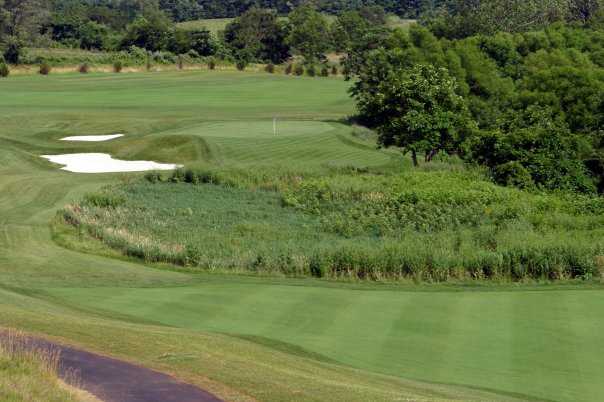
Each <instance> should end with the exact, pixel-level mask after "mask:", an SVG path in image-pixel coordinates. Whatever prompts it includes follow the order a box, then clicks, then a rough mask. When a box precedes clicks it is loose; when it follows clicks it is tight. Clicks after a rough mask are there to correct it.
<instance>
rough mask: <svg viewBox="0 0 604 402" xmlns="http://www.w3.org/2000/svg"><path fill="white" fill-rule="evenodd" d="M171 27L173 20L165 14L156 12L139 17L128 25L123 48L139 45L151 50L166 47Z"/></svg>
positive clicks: (122, 44)
mask: <svg viewBox="0 0 604 402" xmlns="http://www.w3.org/2000/svg"><path fill="white" fill-rule="evenodd" d="M171 29H172V27H171V22H170V21H169V20H168V19H167V18H166V17H165V16H163V14H160V13H154V14H153V15H152V16H150V17H149V18H145V17H139V18H137V19H136V20H135V21H133V22H132V23H131V24H130V25H128V27H127V29H126V33H125V35H124V38H123V39H122V42H121V48H122V49H127V48H129V47H131V46H137V47H139V48H143V49H147V50H149V51H158V50H162V49H166V48H167V46H168V43H169V40H170V36H171Z"/></svg>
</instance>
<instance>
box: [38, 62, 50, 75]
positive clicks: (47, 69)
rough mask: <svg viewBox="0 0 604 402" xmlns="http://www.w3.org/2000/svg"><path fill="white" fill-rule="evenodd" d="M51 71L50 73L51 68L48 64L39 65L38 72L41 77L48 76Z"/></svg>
mask: <svg viewBox="0 0 604 402" xmlns="http://www.w3.org/2000/svg"><path fill="white" fill-rule="evenodd" d="M51 71H52V67H51V66H50V64H48V63H42V64H40V69H39V70H38V72H39V73H40V74H41V75H48V74H50V72H51Z"/></svg>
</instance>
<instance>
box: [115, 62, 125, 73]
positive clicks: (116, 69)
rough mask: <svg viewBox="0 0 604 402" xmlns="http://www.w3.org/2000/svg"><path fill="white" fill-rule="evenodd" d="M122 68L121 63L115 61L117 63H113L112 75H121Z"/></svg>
mask: <svg viewBox="0 0 604 402" xmlns="http://www.w3.org/2000/svg"><path fill="white" fill-rule="evenodd" d="M123 68H124V65H123V63H122V62H121V61H119V60H117V61H114V62H113V72H114V73H121V72H122V69H123Z"/></svg>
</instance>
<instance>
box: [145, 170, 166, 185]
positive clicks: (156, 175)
mask: <svg viewBox="0 0 604 402" xmlns="http://www.w3.org/2000/svg"><path fill="white" fill-rule="evenodd" d="M144 177H145V180H147V181H148V182H149V183H154V184H155V183H159V182H161V181H162V176H161V173H160V172H147V173H145V176H144Z"/></svg>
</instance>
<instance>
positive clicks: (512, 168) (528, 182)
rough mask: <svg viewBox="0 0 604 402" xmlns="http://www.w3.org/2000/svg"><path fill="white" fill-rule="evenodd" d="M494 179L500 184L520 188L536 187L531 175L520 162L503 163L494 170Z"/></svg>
mask: <svg viewBox="0 0 604 402" xmlns="http://www.w3.org/2000/svg"><path fill="white" fill-rule="evenodd" d="M493 178H494V179H495V181H496V182H497V183H499V184H502V185H506V186H516V187H519V188H531V187H534V184H535V183H534V182H533V179H532V177H531V174H530V173H529V171H528V170H526V168H525V167H524V166H522V164H521V163H520V162H517V161H513V162H507V163H503V164H501V165H499V166H496V167H495V168H494V169H493Z"/></svg>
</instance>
